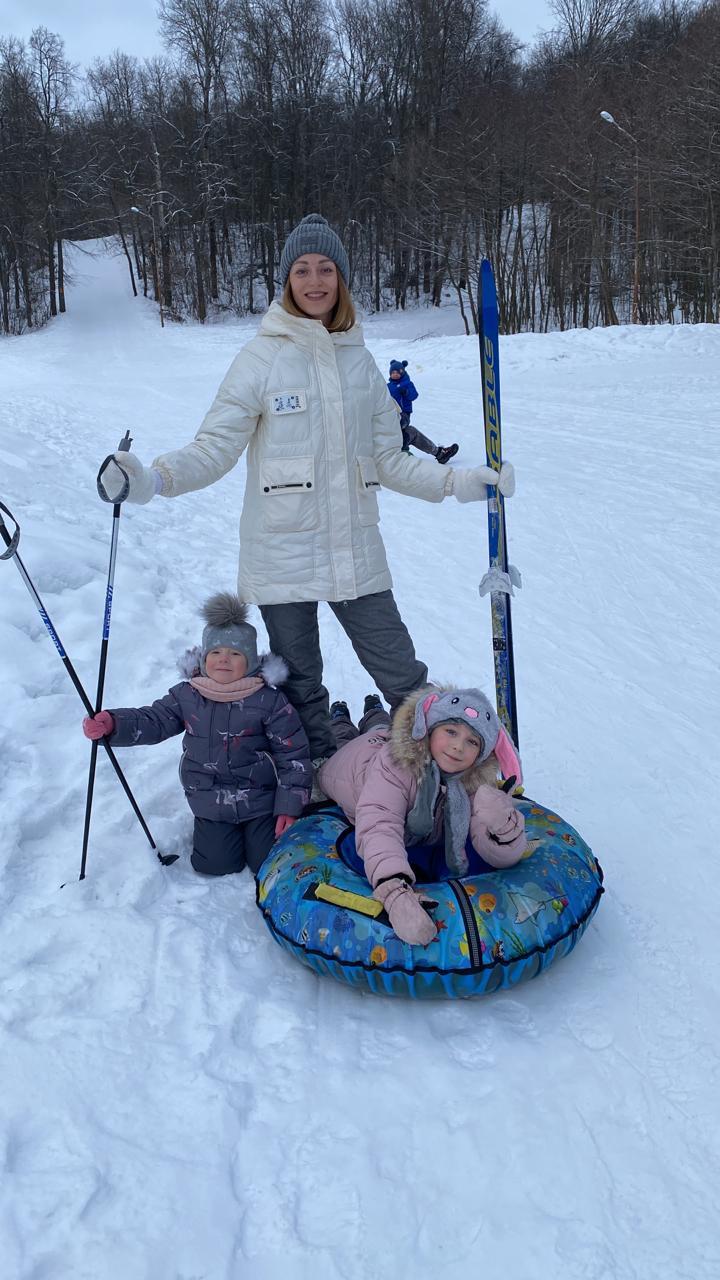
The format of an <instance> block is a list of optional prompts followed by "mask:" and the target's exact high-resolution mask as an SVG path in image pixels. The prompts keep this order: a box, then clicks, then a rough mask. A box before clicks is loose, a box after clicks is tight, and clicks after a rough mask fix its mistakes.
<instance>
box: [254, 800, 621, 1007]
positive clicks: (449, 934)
mask: <svg viewBox="0 0 720 1280" xmlns="http://www.w3.org/2000/svg"><path fill="white" fill-rule="evenodd" d="M515 803H516V804H517V806H518V808H519V809H520V810H521V812H522V813H523V814H524V816H525V825H526V831H527V836H528V841H529V849H528V852H527V853H526V854H525V856H524V857H523V858H522V860H521V861H520V862H519V863H517V865H516V866H514V867H510V868H507V869H505V870H502V871H491V872H488V873H484V874H476V875H469V876H463V877H462V878H461V879H449V880H437V881H434V882H433V883H432V884H423V888H424V889H425V890H426V892H427V893H428V895H429V896H430V897H432V898H433V899H435V900H436V901H437V907H436V908H435V909H434V910H433V911H432V916H433V919H434V921H435V924H436V925H437V928H438V935H437V938H436V939H435V940H434V941H433V942H431V943H430V945H429V946H427V947H413V946H410V945H409V944H408V943H406V942H401V940H400V939H399V938H398V937H396V935H395V934H394V933H393V931H392V929H391V927H390V922H389V920H388V918H387V916H386V915H385V913H384V911H383V910H382V908H381V906H380V904H379V903H378V902H376V901H375V899H374V898H373V897H372V895H371V891H370V886H369V884H368V882H367V880H366V879H365V877H364V876H363V875H361V874H360V873H359V872H358V870H356V867H357V865H358V859H357V854H356V852H355V848H354V831H353V829H352V827H349V826H348V822H347V819H346V817H345V816H344V814H343V813H342V812H341V810H340V809H338V808H337V807H336V806H331V807H326V808H324V809H320V810H318V811H316V812H315V813H313V814H310V815H308V816H307V817H304V818H300V819H299V820H298V821H297V822H296V823H294V825H293V826H292V827H290V829H289V830H288V831H287V832H286V833H285V835H284V836H282V837H281V838H280V839H279V840H278V842H277V843H276V844H275V845H274V846H273V848H272V849H271V851H270V853H269V854H268V856H267V858H266V860H265V862H264V863H263V865H262V867H261V870H260V875H259V877H258V884H257V904H258V907H259V908H260V910H261V911H262V913H263V917H264V919H265V923H266V924H267V926H268V928H269V929H270V932H271V934H272V936H273V937H274V938H275V941H276V942H278V943H279V944H280V946H281V947H284V948H285V950H286V951H289V952H290V953H291V954H292V955H294V956H295V957H296V958H297V959H298V960H300V961H301V962H302V963H303V964H306V965H308V966H309V967H310V968H311V969H313V970H314V971H315V973H320V974H329V975H330V977H333V978H336V979H337V980H338V981H340V982H347V983H349V984H350V985H351V986H353V987H359V988H361V989H367V990H370V991H373V992H375V993H376V994H378V995H389V996H410V997H413V998H423V999H426V998H432V997H450V998H456V999H462V998H466V997H470V996H480V995H486V994H487V993H489V992H491V991H498V990H501V989H504V988H507V987H512V986H515V984H516V983H518V982H524V981H526V980H527V979H528V978H534V977H536V976H537V974H539V973H542V972H543V970H545V969H547V968H549V966H550V965H551V964H553V963H554V961H555V960H559V959H560V957H561V956H565V955H567V954H568V952H569V951H572V949H573V947H574V946H575V943H576V942H577V941H578V940H579V939H580V938H581V937H582V935H583V933H584V932H585V929H586V928H587V926H588V923H589V921H590V920H591V919H592V917H593V915H594V913H595V911H596V910H597V906H598V903H599V901H600V896H601V894H602V892H603V889H602V870H601V868H600V865H599V863H598V862H597V860H596V859H595V857H594V855H593V853H592V851H591V849H590V848H589V847H588V845H587V844H586V843H585V841H584V840H583V839H582V837H581V836H579V835H578V833H577V831H575V830H574V829H573V828H572V827H571V826H569V825H568V823H567V822H564V821H563V819H562V818H560V817H558V815H557V814H556V813H554V812H552V811H550V810H548V809H545V808H543V807H542V806H541V805H538V804H536V803H535V802H534V801H532V800H528V799H525V798H520V799H518V798H517V797H516V799H515Z"/></svg>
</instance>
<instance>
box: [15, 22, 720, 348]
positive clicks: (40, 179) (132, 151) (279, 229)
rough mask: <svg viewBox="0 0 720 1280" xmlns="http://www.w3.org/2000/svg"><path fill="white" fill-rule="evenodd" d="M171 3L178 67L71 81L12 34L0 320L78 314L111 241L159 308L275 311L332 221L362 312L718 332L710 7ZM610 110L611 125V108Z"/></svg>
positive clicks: (716, 45)
mask: <svg viewBox="0 0 720 1280" xmlns="http://www.w3.org/2000/svg"><path fill="white" fill-rule="evenodd" d="M552 8H553V11H554V14H555V18H556V26H555V30H554V31H553V33H552V34H551V35H550V36H547V37H545V38H544V39H543V40H541V41H540V42H539V43H538V44H537V45H536V46H535V47H533V48H532V49H525V50H523V49H521V48H520V47H519V45H518V42H517V41H516V40H515V38H514V37H513V35H512V34H511V33H510V32H509V31H507V30H505V29H504V28H503V27H502V26H501V25H500V23H499V22H498V21H497V19H496V18H494V17H493V16H492V12H491V10H490V8H489V6H488V4H487V3H486V0H334V2H333V0H159V7H158V19H159V22H160V26H161V30H162V35H163V41H164V45H165V48H166V54H165V56H163V57H161V58H152V59H148V60H145V61H139V60H138V59H136V58H133V57H129V56H126V55H125V54H123V53H122V52H119V51H115V52H113V53H112V54H110V55H109V56H108V57H107V58H103V59H98V60H97V61H96V62H95V63H94V64H93V65H92V66H91V67H90V68H89V69H88V70H87V72H85V73H83V74H82V75H81V74H80V73H79V72H78V71H77V69H75V68H73V67H71V66H70V65H69V63H68V61H67V59H66V56H65V53H64V46H63V41H62V38H61V35H60V34H55V33H52V32H49V31H47V30H46V29H45V28H38V29H37V30H36V31H34V32H33V34H32V36H31V38H30V40H29V42H28V43H27V44H23V43H22V42H20V41H18V40H16V39H14V38H13V37H6V38H3V39H0V332H2V333H4V334H17V333H21V332H23V331H25V330H27V329H30V328H32V327H35V326H38V325H40V324H42V323H44V322H45V321H46V320H47V318H48V317H49V316H54V315H56V314H57V313H58V312H62V311H63V310H64V309H65V306H66V302H65V268H64V261H63V243H64V242H65V241H67V240H84V239H90V238H95V237H98V236H106V237H109V236H112V237H115V238H116V243H117V246H118V249H119V251H120V252H123V253H124V254H125V256H126V259H127V267H128V273H129V277H130V280H131V282H132V287H133V288H134V289H135V290H137V291H140V292H142V293H144V294H146V295H148V296H150V297H153V298H155V299H157V301H158V302H159V303H160V304H161V305H162V309H163V317H171V318H175V319H181V318H182V317H183V316H187V315H192V316H194V317H196V318H198V319H200V320H202V321H204V320H206V319H207V318H209V317H213V316H216V315H218V314H220V313H223V312H230V313H237V314H242V313H245V312H252V311H257V310H260V309H262V308H263V307H264V306H265V305H266V304H267V301H268V300H269V299H271V298H272V297H273V293H274V288H275V285H274V278H275V273H276V270H277V266H278V261H279V253H280V250H281V248H282V243H283V240H284V237H285V235H286V234H287V231H288V230H289V229H290V227H292V226H293V225H294V223H295V222H296V221H297V220H298V219H299V218H300V217H302V216H303V214H305V213H308V212H310V211H313V210H315V211H318V212H321V213H323V214H324V215H325V216H326V217H327V218H328V219H329V221H330V222H331V223H333V225H335V226H336V227H337V229H338V230H339V232H340V234H341V235H342V237H343V239H344V243H345V245H346V247H347V250H348V254H349V258H350V264H351V273H352V280H351V285H352V290H353V293H354V295H355V297H356V299H357V300H358V301H359V302H360V303H361V305H363V306H364V307H365V308H367V309H371V310H372V309H374V310H379V309H381V308H383V307H391V306H395V307H405V306H406V305H413V304H415V303H417V302H422V303H426V304H429V305H438V304H439V303H440V301H441V298H442V297H443V295H445V296H446V295H447V293H448V291H450V292H451V294H452V295H453V296H455V297H456V298H457V300H458V301H459V303H460V306H461V308H462V312H463V315H464V318H465V323H466V326H467V328H468V330H471V329H473V328H474V327H475V320H476V317H475V295H476V283H477V275H478V269H479V262H480V260H481V258H482V257H483V256H484V255H487V256H489V257H490V258H491V260H492V262H493V265H494V268H495V272H496V277H497V281H498V291H499V297H500V307H501V323H502V327H503V330H504V331H505V332H517V331H520V330H525V329H534V330H546V329H548V328H558V327H559V328H567V327H571V326H580V325H583V326H590V325H596V324H617V323H619V322H625V321H630V320H633V321H638V322H640V323H662V322H681V321H685V322H698V321H706V322H717V321H718V320H720V262H719V258H718V254H719V250H720V246H719V239H720V0H553V3H552ZM601 113H604V115H602V114H601Z"/></svg>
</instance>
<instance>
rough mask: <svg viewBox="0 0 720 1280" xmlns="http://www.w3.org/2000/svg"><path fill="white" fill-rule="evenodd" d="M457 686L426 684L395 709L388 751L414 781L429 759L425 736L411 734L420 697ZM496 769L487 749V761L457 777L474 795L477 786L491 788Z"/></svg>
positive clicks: (421, 772)
mask: <svg viewBox="0 0 720 1280" xmlns="http://www.w3.org/2000/svg"><path fill="white" fill-rule="evenodd" d="M457 689H458V686H457V685H452V684H445V685H426V686H424V687H423V688H422V689H415V690H414V691H413V693H410V694H408V696H407V698H406V699H405V701H404V702H403V703H402V704H401V705H400V706H399V707H398V709H397V711H396V712H395V717H394V719H393V723H392V728H391V731H390V753H391V755H392V758H393V760H394V761H395V763H396V764H399V765H400V766H401V767H402V768H403V769H409V771H410V772H411V773H412V775H413V777H414V778H415V779H416V780H417V781H419V779H420V778H421V777H422V775H423V774H424V772H425V770H426V769H427V767H428V765H429V763H430V761H431V759H432V756H431V755H430V746H429V735H426V737H424V738H421V739H420V741H417V740H416V739H415V738H413V736H412V727H413V723H414V720H415V710H416V708H417V705H418V702H420V700H421V699H422V698H426V697H427V696H428V694H429V693H438V692H440V693H453V692H455V691H456V690H457ZM478 736H479V737H482V735H481V734H478ZM498 772H499V770H498V763H497V760H496V758H495V753H494V752H491V753H490V755H489V756H488V758H487V760H484V761H483V762H482V764H474V765H472V766H471V767H470V768H469V769H467V770H466V771H465V773H464V774H462V775H460V776H461V781H462V783H463V786H464V787H465V790H466V791H467V792H468V795H474V794H475V792H476V791H477V789H478V787H480V786H483V785H484V786H488V787H494V786H495V784H496V782H497V778H498Z"/></svg>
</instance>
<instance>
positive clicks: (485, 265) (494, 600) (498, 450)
mask: <svg viewBox="0 0 720 1280" xmlns="http://www.w3.org/2000/svg"><path fill="white" fill-rule="evenodd" d="M478 304H479V305H478V315H479V324H480V334H479V337H480V364H481V368H482V384H483V418H484V421H485V451H486V453H487V465H488V466H489V467H493V468H494V470H495V471H499V470H500V465H501V462H502V437H501V428H500V344H499V333H498V305H497V292H496V289H495V280H494V277H493V273H492V267H491V266H490V263H489V262H488V261H487V259H483V262H482V264H481V267H480V287H479V297H478ZM490 495H491V496H490V500H489V502H488V542H489V550H490V569H489V572H488V573H486V574H485V577H484V578H483V581H482V582H481V584H480V594H481V595H485V594H486V593H487V592H489V593H490V611H491V616H492V638H493V658H494V662H495V698H496V701H497V711H498V715H499V717H500V720H501V721H502V723H503V724H504V726H505V728H506V729H507V731H508V733H509V734H510V737H511V738H512V740H513V742H514V743H515V746H516V747H518V746H519V745H520V744H519V742H518V719H517V702H516V698H515V665H514V662H513V643H512V619H511V614H510V596H511V594H512V582H514V581H516V576H515V571H514V570H513V571H511V569H510V566H509V565H508V555H507V533H506V528H505V500H504V498H503V496H502V494H501V493H499V492H498V490H497V489H495V488H493V489H491V490H490Z"/></svg>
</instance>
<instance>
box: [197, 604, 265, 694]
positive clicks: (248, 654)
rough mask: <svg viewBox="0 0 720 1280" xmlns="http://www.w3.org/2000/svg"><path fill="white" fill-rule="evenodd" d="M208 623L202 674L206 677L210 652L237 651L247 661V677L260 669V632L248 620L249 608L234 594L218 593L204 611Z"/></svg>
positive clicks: (201, 648) (201, 667) (203, 643)
mask: <svg viewBox="0 0 720 1280" xmlns="http://www.w3.org/2000/svg"><path fill="white" fill-rule="evenodd" d="M201 614H202V616H203V618H204V619H205V623H206V625H205V628H204V630H203V633H202V644H201V646H200V671H201V673H202V675H204V676H205V675H207V671H206V669H205V659H206V657H207V655H208V654H209V652H210V650H211V649H221V648H226V649H237V651H238V653H242V654H243V656H244V657H245V659H246V661H247V673H246V674H247V675H249V676H251V675H254V674H255V672H256V671H257V669H258V666H259V665H260V664H259V659H258V652H257V631H256V630H255V628H254V627H253V626H251V624H250V623H249V622H248V620H247V614H248V607H247V605H246V604H244V603H243V601H242V600H240V599H239V598H238V596H236V595H233V594H232V592H231V591H219V592H218V593H217V595H214V596H211V597H210V599H209V600H206V601H205V604H204V605H203V607H202V609H201Z"/></svg>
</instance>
